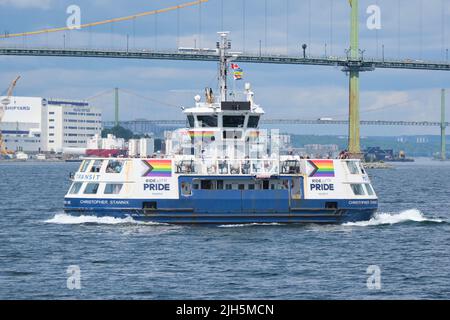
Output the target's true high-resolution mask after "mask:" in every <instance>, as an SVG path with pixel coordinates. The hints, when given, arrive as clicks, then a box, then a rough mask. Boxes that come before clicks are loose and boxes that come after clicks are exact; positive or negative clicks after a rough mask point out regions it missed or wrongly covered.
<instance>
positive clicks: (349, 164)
mask: <svg viewBox="0 0 450 320" xmlns="http://www.w3.org/2000/svg"><path fill="white" fill-rule="evenodd" d="M347 167H348V171H349V172H350V174H359V169H358V165H357V164H356V162H355V161H347Z"/></svg>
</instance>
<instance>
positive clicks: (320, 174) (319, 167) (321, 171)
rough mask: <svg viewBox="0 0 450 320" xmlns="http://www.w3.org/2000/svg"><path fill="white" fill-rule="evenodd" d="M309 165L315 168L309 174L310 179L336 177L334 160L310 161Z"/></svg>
mask: <svg viewBox="0 0 450 320" xmlns="http://www.w3.org/2000/svg"><path fill="white" fill-rule="evenodd" d="M308 163H309V164H310V165H311V166H312V167H313V171H312V172H311V173H310V174H309V176H310V177H316V178H326V177H334V163H333V160H308Z"/></svg>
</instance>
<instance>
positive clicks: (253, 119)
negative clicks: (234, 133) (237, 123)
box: [247, 116, 259, 128]
mask: <svg viewBox="0 0 450 320" xmlns="http://www.w3.org/2000/svg"><path fill="white" fill-rule="evenodd" d="M258 123H259V116H250V117H248V124H247V127H248V128H258Z"/></svg>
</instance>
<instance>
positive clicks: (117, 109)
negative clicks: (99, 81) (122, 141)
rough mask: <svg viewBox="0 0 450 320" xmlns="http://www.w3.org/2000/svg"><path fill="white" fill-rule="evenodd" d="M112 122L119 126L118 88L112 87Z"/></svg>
mask: <svg viewBox="0 0 450 320" xmlns="http://www.w3.org/2000/svg"><path fill="white" fill-rule="evenodd" d="M114 123H115V126H116V127H117V126H119V88H114Z"/></svg>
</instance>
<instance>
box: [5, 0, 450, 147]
mask: <svg viewBox="0 0 450 320" xmlns="http://www.w3.org/2000/svg"><path fill="white" fill-rule="evenodd" d="M213 2H216V4H217V3H219V5H218V7H219V9H220V16H219V19H216V20H218V21H219V24H220V25H219V26H218V28H219V27H220V28H221V30H223V29H224V1H223V0H221V1H219V0H198V1H191V2H187V3H181V4H177V5H175V6H171V7H167V8H162V9H156V10H152V11H146V12H142V13H139V14H135V15H131V16H125V17H120V18H115V19H108V20H102V21H97V22H93V23H87V24H83V25H80V26H78V28H76V30H73V29H72V28H70V27H61V28H50V29H43V30H37V31H29V32H19V33H9V32H5V33H4V34H3V35H0V41H3V42H0V55H3V56H42V57H44V56H45V57H72V58H74V57H76V58H115V59H154V60H181V61H207V62H208V61H209V62H216V61H217V60H218V55H217V53H216V52H214V49H212V50H211V49H209V50H203V47H202V34H203V33H204V30H203V23H204V20H203V18H202V10H206V9H207V6H208V5H210V4H211V3H213ZM303 2H304V3H306V4H307V13H308V14H307V21H308V28H307V31H308V32H307V33H308V35H307V37H305V39H306V40H307V41H304V42H305V43H304V44H303V45H302V46H301V48H302V49H303V52H301V50H298V44H296V45H295V47H296V48H297V49H296V50H295V51H296V52H294V53H290V52H289V38H290V37H291V38H293V36H292V31H290V28H289V26H290V24H289V17H290V15H289V12H290V5H291V6H292V1H291V2H290V1H289V0H285V3H286V5H285V9H286V19H285V20H286V30H285V34H286V52H285V53H279V52H278V53H272V52H269V51H270V50H268V41H269V40H268V33H269V31H270V30H269V31H268V29H270V27H269V26H268V20H269V18H270V17H268V16H269V11H270V8H269V6H268V0H264V1H263V2H261V5H262V6H263V12H264V13H263V14H262V16H263V17H262V19H261V20H262V21H263V22H264V27H263V31H262V35H261V38H263V39H260V40H259V50H256V52H255V50H253V52H251V51H252V50H250V49H249V48H248V47H246V40H247V37H248V35H247V31H246V30H247V29H246V25H247V21H246V16H247V15H246V12H247V11H246V0H242V30H241V31H242V32H241V34H242V42H241V48H242V51H241V52H236V53H235V54H234V57H233V58H234V59H235V61H236V62H246V63H262V64H288V65H312V66H328V67H330V66H331V67H340V68H342V71H344V72H345V73H346V74H348V75H349V113H348V120H345V121H344V120H335V121H326V122H324V121H320V120H300V119H297V120H295V119H294V120H286V119H278V120H277V119H272V120H267V122H266V123H270V122H271V121H272V123H277V124H283V123H284V124H342V125H348V127H349V151H350V153H351V154H353V155H354V156H359V155H360V152H361V150H360V125H414V126H440V127H441V135H442V150H444V151H445V128H446V127H447V126H448V123H447V122H445V119H441V121H440V122H426V121H425V122H420V121H418V122H414V121H360V106H359V86H360V84H359V75H360V73H361V72H365V71H374V70H377V69H397V70H398V69H405V70H423V71H450V63H449V60H448V46H447V43H446V37H447V35H446V18H445V14H444V12H445V10H446V9H447V5H446V4H445V2H444V1H442V4H441V8H440V11H441V12H442V17H441V47H440V52H441V55H440V59H439V61H437V60H436V61H434V60H433V61H428V60H424V59H423V51H424V49H423V48H424V42H425V35H424V21H423V13H422V11H423V10H421V12H420V14H419V15H420V19H419V20H420V21H419V25H420V30H419V38H420V39H419V40H420V41H419V46H418V47H419V53H420V57H419V59H401V58H400V55H399V56H398V57H397V59H392V58H386V57H385V46H384V44H382V56H381V57H379V31H376V51H377V57H376V58H371V57H368V56H367V54H365V50H361V49H360V19H361V10H360V8H359V1H358V0H349V1H348V2H347V1H342V3H339V5H340V6H343V5H344V4H343V3H345V6H347V5H348V4H350V10H349V11H350V43H349V45H347V46H346V47H347V48H348V49H346V50H345V55H344V56H335V55H333V44H334V45H336V44H335V39H334V37H335V35H334V28H335V27H334V25H333V19H335V16H334V15H335V13H334V9H335V8H336V3H337V1H334V0H330V2H329V4H330V6H329V8H330V11H329V12H330V14H329V20H330V21H329V24H330V36H329V41H328V51H327V43H325V55H317V56H314V55H313V54H311V47H312V45H311V42H312V41H311V32H312V18H311V16H312V15H311V10H312V3H311V0H307V1H303ZM335 2H336V3H335ZM377 3H378V1H377ZM397 4H398V10H397V14H398V17H397V20H398V32H397V33H398V52H400V48H401V43H400V30H401V24H400V20H401V19H402V14H401V9H400V0H397ZM419 4H420V8H421V9H423V8H424V3H423V0H419ZM193 7H196V8H198V12H199V15H198V19H197V23H198V30H197V32H194V33H195V34H196V36H195V37H194V38H195V40H194V41H195V42H194V43H195V45H194V48H193V50H189V51H188V52H185V51H180V46H179V45H180V41H181V40H180V38H181V29H182V27H181V25H180V12H181V11H182V10H187V9H188V8H193ZM247 9H248V8H247ZM169 12H176V44H177V46H176V47H177V48H176V49H165V50H162V49H158V30H159V29H158V19H157V18H158V17H159V16H162V15H163V14H167V13H169ZM146 16H153V17H154V22H155V23H154V46H153V48H151V49H149V48H145V49H138V48H137V47H136V44H135V41H136V29H135V28H136V21H137V20H138V19H142V18H143V17H146ZM125 21H130V22H131V23H132V36H131V39H130V34H129V33H127V34H126V46H125V43H124V44H123V48H108V49H105V48H94V47H92V33H91V32H92V28H94V27H98V26H102V25H110V26H111V47H113V46H114V45H113V42H114V41H113V34H112V33H113V32H112V31H113V26H114V25H118V24H119V23H123V22H125ZM86 29H87V30H88V33H89V44H90V45H89V46H88V47H89V48H81V47H78V48H74V47H69V46H68V43H67V41H68V39H69V36H70V34H73V33H77V32H78V33H79V32H81V31H82V30H86ZM216 31H217V30H216ZM58 33H63V45H62V46H56V47H52V46H51V45H50V44H49V42H48V39H49V35H51V34H58ZM210 33H212V32H210ZM35 36H44V37H45V38H46V42H47V43H46V45H45V46H37V45H33V46H30V45H29V43H28V41H30V40H29V39H31V38H32V37H35ZM15 39H22V43H21V44H22V45H21V46H20V45H18V43H17V42H14V40H15ZM130 40H131V44H130ZM11 41H12V42H11ZM263 47H264V48H263ZM291 47H292V46H291ZM442 99H443V101H444V102H443V106H442V110H443V111H442V114H443V115H444V117H445V98H442ZM117 114H118V112H116V115H117ZM154 121H157V122H160V123H161V121H163V122H164V121H165V120H154ZM167 121H168V122H167V123H170V121H174V124H181V123H180V122H177V121H178V120H167ZM115 122H116V123H117V122H118V118H117V117H116V121H115ZM149 123H151V122H149ZM183 123H184V122H183ZM444 155H445V152H444V153H443V156H444Z"/></svg>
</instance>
